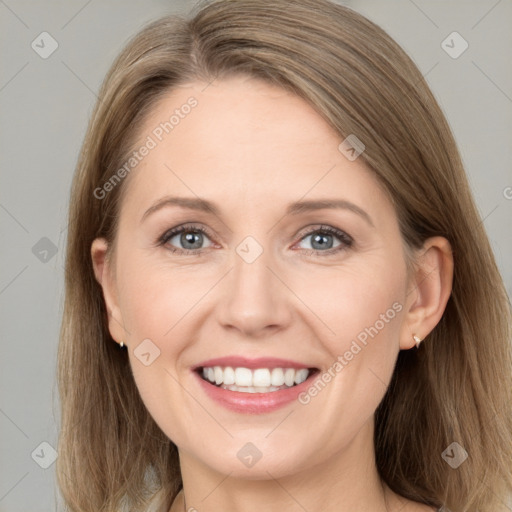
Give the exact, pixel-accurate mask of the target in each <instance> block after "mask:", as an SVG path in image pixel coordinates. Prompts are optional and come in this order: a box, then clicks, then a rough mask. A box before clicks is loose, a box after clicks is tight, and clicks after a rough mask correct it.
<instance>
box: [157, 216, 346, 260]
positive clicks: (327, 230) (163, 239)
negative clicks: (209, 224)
mask: <svg viewBox="0 0 512 512" xmlns="http://www.w3.org/2000/svg"><path fill="white" fill-rule="evenodd" d="M184 232H185V233H188V232H192V233H195V232H198V233H202V234H203V235H206V236H207V237H208V238H210V239H212V238H213V236H212V235H211V234H210V232H209V231H208V230H207V229H205V228H204V227H202V226H198V225H194V224H186V225H183V226H178V227H176V228H172V229H170V230H168V231H166V232H165V233H163V234H162V236H160V237H159V238H158V240H157V246H162V247H163V246H165V245H166V244H167V243H168V242H169V240H171V239H172V238H173V237H175V236H176V235H179V234H181V233H184ZM314 233H322V234H328V235H333V236H335V237H337V238H338V239H339V240H340V241H341V242H342V243H341V244H340V245H338V246H337V247H333V248H331V249H328V250H325V251H320V250H318V249H303V251H306V255H307V256H319V257H323V256H330V255H333V254H335V253H338V252H340V251H344V250H347V249H349V248H350V247H352V244H353V243H354V241H353V239H352V237H350V236H349V235H347V233H345V232H343V231H341V230H339V229H336V228H333V227H331V226H325V225H321V226H320V227H315V228H314V229H311V230H309V231H308V232H306V233H302V235H301V238H300V240H299V241H302V240H303V239H304V238H306V237H307V236H309V235H312V234H314ZM168 250H169V251H170V252H171V253H174V254H188V255H189V256H191V255H197V256H199V255H200V254H202V253H203V252H204V251H205V249H190V250H188V249H179V248H177V247H172V246H169V247H168Z"/></svg>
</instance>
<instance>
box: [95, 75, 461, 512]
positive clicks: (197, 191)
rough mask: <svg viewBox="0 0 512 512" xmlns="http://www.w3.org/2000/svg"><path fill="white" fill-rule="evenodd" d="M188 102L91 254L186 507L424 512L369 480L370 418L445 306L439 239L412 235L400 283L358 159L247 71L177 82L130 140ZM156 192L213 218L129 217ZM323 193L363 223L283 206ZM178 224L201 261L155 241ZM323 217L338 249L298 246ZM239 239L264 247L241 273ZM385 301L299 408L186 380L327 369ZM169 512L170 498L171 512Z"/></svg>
mask: <svg viewBox="0 0 512 512" xmlns="http://www.w3.org/2000/svg"><path fill="white" fill-rule="evenodd" d="M190 96H194V97H195V98H196V99H197V100H198V105H197V107H196V108H195V109H194V110H192V112H191V113H190V114H189V115H188V116H186V117H185V118H184V119H182V120H181V121H180V124H179V125H177V126H176V127H175V128H174V130H173V131H172V132H171V133H170V134H168V135H167V136H166V137H165V138H164V139H163V140H162V141H161V142H160V143H159V144H158V145H157V147H156V148H154V149H152V150H151V151H150V152H149V154H148V155H147V156H146V157H145V158H144V159H143V160H142V162H141V163H140V164H139V165H138V166H137V168H136V169H135V170H133V171H132V172H131V174H130V175H129V177H128V178H127V179H126V182H125V183H123V185H122V186H126V187H127V189H126V190H125V193H126V194H125V196H124V199H123V202H122V205H121V210H120V223H119V230H118V233H117V239H116V247H115V252H114V255H113V258H112V261H110V260H108V259H107V258H105V255H106V250H107V243H106V241H105V240H103V239H97V240H95V241H94V243H93V244H92V248H91V254H92V260H93V264H94V269H95V273H96V277H97V279H98V281H99V282H100V283H101V285H102V287H103V291H104V297H105V301H106V306H107V310H108V313H109V329H110V332H111V334H112V337H113V339H114V340H115V341H117V342H118V343H119V342H121V341H123V342H124V343H125V344H126V345H127V347H128V353H129V358H130V364H131V366H132V370H133V375H134V378H135V381H136V384H137V387H138V389H139V391H140V394H141V396H142V399H143V401H144V403H145V404H146V406H147V408H148V410H149V412H150V414H151V415H152V416H153V418H154V419H155V421H156V422H157V423H158V425H159V426H160V428H161V429H162V430H163V431H164V432H165V433H166V435H168V437H169V438H170V439H172V440H173V442H174V443H175V444H176V445H177V446H178V449H179V454H180V463H181V471H182V475H183V482H184V495H185V500H186V507H187V509H189V508H190V507H194V508H195V509H197V510H200V511H202V512H203V511H204V512H220V511H223V512H230V511H239V510H244V511H245V512H253V511H254V512H257V511H258V512H259V511H261V510H267V511H270V512H272V511H282V510H287V511H297V512H298V511H303V510H304V509H306V510H308V511H311V512H313V511H320V510H322V511H327V512H330V511H337V512H340V511H347V512H348V511H350V512H354V511H356V512H366V511H368V512H370V511H372V512H376V511H377V512H379V511H381V512H385V511H389V512H391V511H393V512H398V511H399V510H400V511H402V512H411V511H430V510H433V509H431V508H430V507H427V506H425V505H421V504H419V503H416V502H413V501H410V500H406V499H404V498H402V497H400V496H398V495H396V494H394V493H393V492H391V490H390V489H389V488H387V486H383V485H382V484H381V481H380V479H379V476H378V473H377V470H376V466H375V458H374V447H373V431H374V412H375V409H376V408H377V406H378V404H379V403H380V401H381V400H382V398H383V396H384V393H385V390H386V387H387V385H388V383H389V381H390V379H391V376H392V372H393V368H394V364H395V362H396V358H397V356H398V352H399V351H400V350H408V349H411V348H413V347H415V342H414V340H413V334H417V335H418V336H419V337H420V338H421V339H423V338H425V336H426V335H427V334H428V333H429V332H430V331H431V330H432V329H433V328H434V327H435V325H436V324H437V323H438V322H439V320H440V318H441V316H442V314H443V311H444V309H445V306H446V302H447V300H448V298H449V295H450V291H451V283H452V275H453V259H452V256H451V250H450V246H449V243H448V242H447V241H446V240H445V239H444V238H441V237H435V238H431V239H429V240H427V241H426V243H425V245H424V247H423V249H422V250H421V251H418V253H417V254H416V257H417V262H418V272H417V273H415V274H413V275H411V276H407V273H406V266H405V256H404V247H403V244H402V239H401V236H400V233H399V229H398V220H397V217H396V214H395V211H394V209H393V207H392V204H391V202H390V201H389V199H388V197H387V196H386V194H385V193H384V191H383V190H382V189H381V188H380V187H379V184H378V182H377V181H376V179H375V177H374V176H373V175H372V173H371V171H370V170H369V169H368V168H367V167H366V165H365V163H364V161H363V159H362V158H357V159H356V160H354V161H349V160H348V159H347V158H346V157H345V156H344V155H343V154H342V153H341V152H340V151H339V150H338V146H339V144H340V143H341V142H342V140H343V138H341V137H340V136H339V135H338V134H337V133H335V132H334V131H333V130H332V128H330V127H329V125H328V124H327V123H326V122H325V121H324V120H323V119H322V118H321V117H320V116H319V115H318V114H317V113H316V112H315V111H314V110H313V109H312V107H310V106H309V105H308V104H307V103H305V102H304V101H303V100H302V99H300V98H298V97H296V96H294V95H291V94H289V93H287V92H285V91H284V90H282V89H280V88H277V87H274V86H271V85H268V84H266V83H264V82H262V81H259V80H256V79H252V78H247V77H242V76H239V77H234V78H230V79H224V80H222V81H220V80H217V81H214V82H213V83H212V84H211V85H209V86H207V85H206V84H204V83H199V82H198V83H191V84H186V85H185V86H182V87H180V88H176V89H175V90H173V91H171V92H169V93H168V94H167V96H166V97H165V98H163V99H162V100H161V101H160V103H159V104H158V105H157V107H156V108H155V109H154V110H153V111H152V112H151V113H150V115H149V116H148V118H147V119H146V122H145V124H144V126H142V127H141V130H140V134H141V136H140V141H141V142H142V141H144V140H145V139H146V137H147V135H149V134H151V132H152V130H153V129H154V128H155V127H156V126H158V125H159V123H161V122H162V121H163V120H165V119H166V118H168V113H169V112H172V111H173V110H175V109H176V108H179V107H180V105H183V104H184V103H186V101H187V99H188V98H189V97H190ZM167 195H176V196H180V197H192V198H196V197H197V196H199V197H201V198H205V199H208V200H210V201H213V202H214V203H215V204H216V205H217V206H218V208H219V209H220V215H219V216H216V215H213V214H212V213H210V212H200V211H193V210H188V209H185V208H181V207H178V206H170V207H166V208H162V209H160V210H158V211H155V212H154V213H152V214H150V215H148V216H147V217H146V218H145V220H144V221H141V218H142V216H143V215H144V212H145V211H146V210H147V209H148V208H150V207H151V206H152V205H153V204H154V203H155V202H156V201H158V200H159V199H160V198H162V197H164V196H167ZM321 198H338V199H341V198H343V199H346V200H347V201H350V202H352V203H354V204H356V205H357V206H358V207H359V208H361V209H363V210H364V211H365V212H366V213H367V214H368V215H369V216H370V217H371V221H372V223H373V226H371V225H370V224H369V223H368V222H367V221H366V220H365V219H364V218H363V217H361V216H359V215H357V214H356V213H354V212H352V211H349V210H346V209H322V210H317V211H312V212H303V213H300V214H298V215H286V214H285V211H286V207H287V205H288V204H289V203H291V202H294V201H297V200H299V199H321ZM184 223H194V224H195V225H200V226H203V227H205V228H206V229H208V230H209V232H210V233H211V235H212V236H211V237H210V236H208V235H204V237H203V242H202V247H203V252H202V253H200V254H195V255H194V254H192V255H191V252H190V251H191V249H190V247H192V248H193V247H194V245H192V246H191V245H190V243H189V244H188V245H187V242H186V240H183V238H182V239H181V241H180V236H179V235H178V236H175V237H173V238H172V242H171V241H168V242H167V245H166V246H157V245H156V243H155V242H156V240H157V239H158V238H159V237H160V236H161V235H162V234H163V233H165V232H166V231H167V230H169V229H170V228H173V227H175V226H178V225H181V224H184ZM320 225H324V226H325V225H327V226H332V227H334V228H338V229H339V230H341V231H343V232H345V233H347V234H348V235H349V236H350V237H351V238H352V239H353V244H352V245H351V246H346V245H345V244H344V242H343V240H340V239H338V238H337V237H336V236H335V235H334V236H333V237H332V238H329V237H328V239H327V243H328V244H332V245H328V246H326V245H324V246H322V247H326V248H322V247H320V248H319V246H318V245H316V246H315V245H312V244H313V243H314V239H313V236H314V235H315V234H318V233H317V230H318V229H319V228H320ZM315 229H316V231H315ZM320 234H321V233H320ZM247 236H251V237H253V238H254V239H255V240H256V241H257V242H258V244H259V245H260V246H261V247H262V248H263V253H262V254H261V255H260V256H259V257H258V258H257V259H256V260H255V261H254V262H253V263H250V264H249V263H247V262H246V261H244V259H242V258H241V257H240V256H239V255H238V254H237V252H236V247H237V246H238V244H240V242H242V240H244V239H245V237H247ZM200 237H201V235H200V234H199V238H200ZM183 244H185V245H183ZM199 244H201V241H199ZM340 244H341V246H344V249H343V250H341V251H339V252H334V253H331V254H330V255H327V254H325V253H326V251H328V250H329V248H330V247H338V246H340ZM172 246H174V247H175V248H178V249H182V250H183V251H187V250H188V251H189V253H188V254H187V253H185V254H177V253H172V252H171V250H170V247H172ZM313 248H314V249H316V254H317V255H316V256H315V255H312V254H310V253H311V252H312V249H313ZM426 274H428V277H427V278H425V275H426ZM393 303H399V304H400V305H401V306H402V309H401V311H400V312H399V313H397V314H396V316H395V317H394V318H393V319H392V320H390V321H389V322H387V323H386V324H385V327H384V328H382V329H381V330H380V331H379V332H378V335H376V336H375V337H374V338H373V339H372V338H369V342H368V344H367V345H366V346H365V347H364V349H362V350H361V351H360V352H359V353H358V354H357V355H356V356H354V358H353V359H352V360H351V361H350V362H349V364H347V365H346V366H345V367H344V368H343V370H342V371H340V372H339V373H337V374H336V377H335V378H334V379H332V380H331V382H330V383H329V384H328V385H327V386H326V387H325V388H324V389H323V390H322V391H321V392H320V393H319V394H318V395H317V396H316V397H314V398H313V399H312V400H311V401H310V403H308V404H307V405H302V404H300V403H298V402H293V403H292V404H290V405H287V406H285V407H284V408H282V409H279V410H277V411H275V412H271V413H265V414H261V415H250V414H240V413H235V412H232V411H229V410H227V409H224V408H223V407H222V406H220V405H218V404H217V403H216V402H213V401H212V400H211V399H210V398H209V397H207V396H206V395H205V394H204V392H203V390H202V389H201V388H200V386H199V384H198V382H197V381H196V378H195V377H194V375H193V374H192V372H191V367H192V366H194V365H197V364H198V363H200V362H201V361H204V360H206V359H210V358H213V357H221V356H227V355H243V356H246V357H259V356H273V357H282V358H289V359H294V360H296V361H300V362H303V363H306V364H307V365H308V366H314V367H317V368H319V369H321V370H324V371H325V370H327V369H328V368H329V367H331V366H332V365H333V363H334V362H335V361H336V358H337V357H338V355H341V354H344V353H345V352H346V351H347V350H349V348H350V346H351V343H352V341H353V340H354V339H356V337H357V335H358V334H359V333H360V332H361V331H363V330H364V329H365V327H369V326H372V325H374V324H375V322H376V321H377V320H378V319H379V318H380V316H379V315H381V314H383V313H385V312H386V310H388V309H389V308H391V307H392V304H393ZM147 338H149V339H150V340H151V341H152V342H153V343H154V344H155V345H156V346H157V347H158V348H159V350H160V356H159V357H158V358H157V359H156V360H155V361H154V362H153V363H152V364H151V365H149V366H145V365H143V364H141V362H140V361H139V360H138V359H137V358H136V357H135V355H134V349H136V347H137V346H138V345H139V344H140V343H141V341H142V340H144V339H147ZM248 442H251V443H253V444H254V445H255V446H256V447H257V448H258V449H259V451H260V452H261V453H262V457H261V459H260V460H259V461H258V462H257V463H256V464H255V465H254V466H252V467H250V468H248V467H246V466H245V465H244V464H242V463H241V461H240V460H239V459H238V457H237V452H238V451H239V450H240V449H241V447H242V446H244V445H245V444H246V443H248ZM184 509H185V504H184V503H183V501H180V500H177V501H176V502H175V506H174V508H173V509H172V510H184Z"/></svg>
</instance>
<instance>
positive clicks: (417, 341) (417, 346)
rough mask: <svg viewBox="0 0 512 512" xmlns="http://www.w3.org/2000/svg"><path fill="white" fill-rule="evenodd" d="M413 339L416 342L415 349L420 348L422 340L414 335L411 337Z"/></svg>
mask: <svg viewBox="0 0 512 512" xmlns="http://www.w3.org/2000/svg"><path fill="white" fill-rule="evenodd" d="M413 339H414V341H415V342H416V348H419V347H420V343H421V342H422V341H423V340H422V339H420V338H419V337H418V336H416V334H415V335H414V336H413Z"/></svg>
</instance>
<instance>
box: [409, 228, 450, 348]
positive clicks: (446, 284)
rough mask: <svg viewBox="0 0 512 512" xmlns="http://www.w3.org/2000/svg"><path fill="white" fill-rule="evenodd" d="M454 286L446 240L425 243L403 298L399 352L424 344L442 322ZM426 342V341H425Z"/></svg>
mask: <svg viewBox="0 0 512 512" xmlns="http://www.w3.org/2000/svg"><path fill="white" fill-rule="evenodd" d="M452 282H453V254H452V249H451V246H450V243H449V242H448V240H447V239H446V238H444V237H441V236H436V237H432V238H429V239H428V240H426V242H425V244H424V246H423V248H422V250H421V253H420V255H419V256H418V259H417V262H416V272H415V275H414V276H413V279H412V280H411V282H410V285H409V291H408V293H407V298H406V308H405V309H406V317H405V319H404V322H403V324H402V331H401V334H400V348H401V349H402V350H404V349H405V350H407V349H410V348H412V347H414V346H415V339H414V336H416V338H419V339H421V340H424V339H425V338H426V337H427V335H428V334H429V333H430V332H431V331H432V330H433V329H434V328H435V326H436V325H437V324H438V323H439V321H440V320H441V317H442V316H443V313H444V310H445V308H446V304H447V303H448V299H449V298H450V295H451V291H452ZM427 341H428V340H427Z"/></svg>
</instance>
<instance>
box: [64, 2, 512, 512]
mask: <svg viewBox="0 0 512 512" xmlns="http://www.w3.org/2000/svg"><path fill="white" fill-rule="evenodd" d="M188 244H191V245H188ZM510 318H511V317H510V307H509V303H508V299H507V295H506V292H505V290H504V286H503V283H502V280H501V278H500V275H499V272H498V270H497V267H496V264H495V261H494V258H493V254H492V251H491V248H490V245H489V242H488V239H487V237H486V234H485V231H484V228H483V226H482V223H481V220H480V218H479V216H478V213H477V210H476V208H475V204H474V201H473V199H472V196H471V193H470V189H469V186H468V182H467V179H466V176H465V174H464V170H463V166H462V163H461V160H460V157H459V154H458V151H457V148H456V145H455V142H454V139H453V136H452V134H451V132H450V129H449V127H448V125H447V122H446V120H445V118H444V116H443V114H442V112H441V110H440V108H439V106H438V104H437V103H436V100H435V99H434V97H433V96H432V94H431V92H430V91H429V88H428V86H427V84H426V83H425V81H424V80H423V78H422V76H421V73H420V72H419V71H418V69H417V68H416V66H415V65H414V64H413V63H412V61H411V60H410V59H409V58H408V57H407V56H406V55H405V54H404V52H403V50H401V49H400V47H399V46H398V45H397V44H396V43H395V42H394V41H393V40H391V38H390V37H389V36H388V35H387V34H385V33H384V32H383V31H382V29H380V28H379V27H378V26H376V25H375V24H373V23H372V22H370V21H368V20H367V19H365V18H364V17H362V16H361V15H359V14H357V13H355V12H353V11H352V10H350V9H348V8H346V7H342V6H339V5H336V4H333V3H329V2H327V1H324V0H321V1H318V0H314V1H313V0H296V1H294V2H288V1H284V0H278V1H274V0H273V1H272V2H269V1H264V0H237V1H234V2H233V1H228V0H219V1H214V2H212V3H210V4H209V5H206V6H204V7H202V8H201V9H200V10H198V12H196V13H195V14H194V15H193V17H191V18H190V19H189V20H183V19H180V18H177V17H165V18H163V19H161V20H158V21H156V22H154V23H152V24H151V25H149V26H148V27H146V28H145V29H144V30H143V31H142V32H140V33H139V34H138V35H137V36H136V37H135V38H134V39H133V40H132V41H130V43H129V44H128V45H127V47H126V48H125V49H124V50H123V52H122V53H121V55H120V56H119V57H118V59H117V60H116V62H115V63H114V64H113V66H112V68H111V70H110V72H109V73H108V75H107V77H106V79H105V82H104V84H103V87H102V90H101V91H100V96H99V101H98V104H97V106H96V109H95V112H94V114H93V116H92V119H91V122H90V126H89V129H88V132H87V135H86V139H85V141H84V145H83V150H82V154H81V158H80V161H79V164H78V168H77V171H76V176H75V179H74V183H73V189H72V194H71V201H70V223H69V233H68V253H67V265H66V303H65V311H64V319H63V324H62V334H61V343H60V350H59V384H60V395H61V402H62V431H61V435H60V440H59V459H58V467H57V469H58V479H59V485H60V488H61V491H62V494H63V497H64V501H65V503H66V505H67V508H68V510H71V511H86V510H87V511H89V510H90V511H95V512H97V511H114V510H115V511H117V510H130V511H139V510H141V511H142V510H159V511H165V512H167V511H169V510H170V511H172V512H176V511H182V510H198V511H220V510H222V511H234V510H244V511H252V510H258V511H259V510H268V511H273V510H287V511H288V510H290V511H293V510H297V511H298V510H308V511H315V510H324V511H326V510H327V511H331V510H332V511H334V510H336V511H349V510H350V511H354V510H361V511H363V510H365V511H370V510H371V511H373V512H381V511H382V512H385V511H387V512H398V511H402V512H412V511H432V510H438V509H439V510H440V507H445V510H446V509H448V510H451V511H453V512H462V511H464V512H476V511H477V510H478V511H480V512H491V511H492V512H495V511H498V510H507V507H506V502H507V499H508V497H509V494H510V491H511V490H512V472H511V464H510V462H511V460H512V442H511V441H512V438H511V432H512V411H511V400H510V398H511V397H510V391H511V389H512V386H511V384H512V382H511V380H512V379H511V369H512V356H511V348H510Z"/></svg>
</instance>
